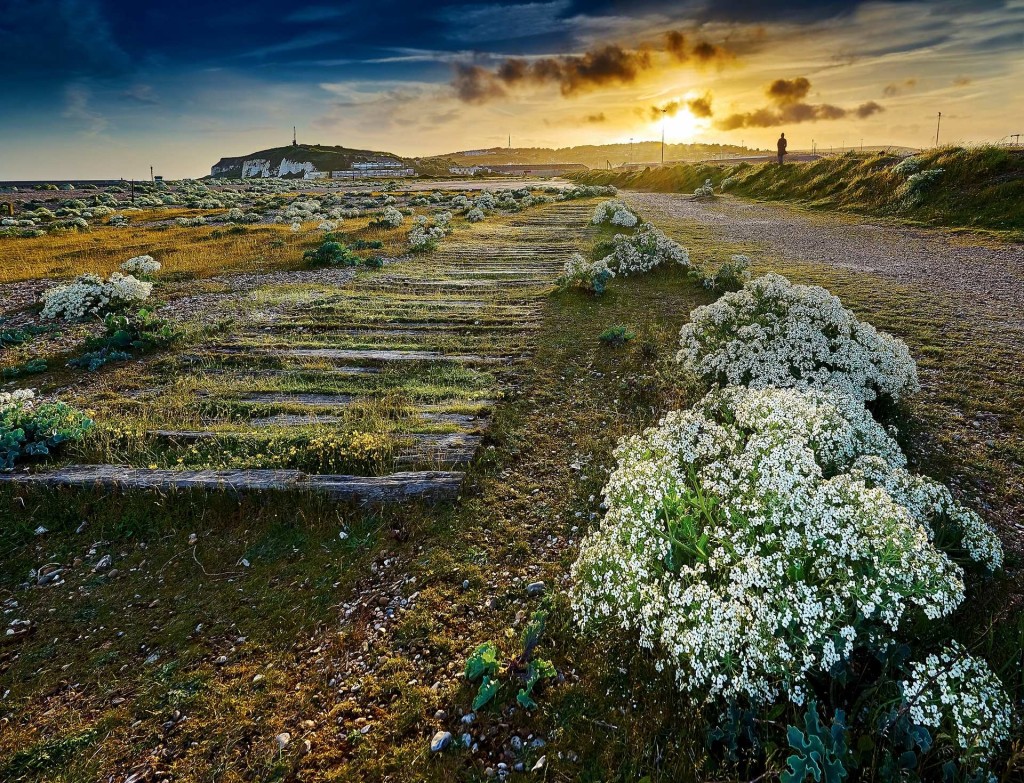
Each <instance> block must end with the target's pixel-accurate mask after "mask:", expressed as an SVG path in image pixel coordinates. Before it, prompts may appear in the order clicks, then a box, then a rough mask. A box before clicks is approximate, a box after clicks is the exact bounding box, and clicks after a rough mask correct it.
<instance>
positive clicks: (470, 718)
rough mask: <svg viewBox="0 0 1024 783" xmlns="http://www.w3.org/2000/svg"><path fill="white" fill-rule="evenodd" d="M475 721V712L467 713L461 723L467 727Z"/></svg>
mask: <svg viewBox="0 0 1024 783" xmlns="http://www.w3.org/2000/svg"><path fill="white" fill-rule="evenodd" d="M475 720H476V713H475V712H467V713H466V714H465V715H463V716H462V722H463V723H465V724H466V725H467V726H468V725H469V724H470V723H472V722H473V721H475Z"/></svg>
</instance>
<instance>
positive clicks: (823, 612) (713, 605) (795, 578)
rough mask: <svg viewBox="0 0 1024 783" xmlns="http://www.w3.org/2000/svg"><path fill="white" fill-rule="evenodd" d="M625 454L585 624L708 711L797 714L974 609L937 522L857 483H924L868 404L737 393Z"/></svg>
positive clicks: (594, 536)
mask: <svg viewBox="0 0 1024 783" xmlns="http://www.w3.org/2000/svg"><path fill="white" fill-rule="evenodd" d="M615 456H616V459H617V466H616V468H615V470H614V471H613V473H612V475H611V477H610V478H609V481H608V485H607V486H606V487H605V505H606V507H607V513H606V515H605V518H604V520H603V522H602V524H601V527H600V528H599V529H598V530H597V531H595V532H593V533H591V534H590V535H588V536H587V538H586V539H585V541H584V542H583V544H582V546H581V551H580V555H579V559H578V560H577V562H576V564H575V565H574V567H573V570H572V577H573V588H572V598H573V602H574V605H575V611H576V616H577V618H578V620H579V621H580V622H581V623H582V624H583V625H584V626H586V627H594V626H618V627H619V628H621V629H623V630H626V631H628V632H631V633H633V634H636V635H637V637H638V639H639V643H640V646H641V647H643V648H647V649H651V650H653V652H654V654H655V656H656V659H657V661H658V664H659V666H667V667H670V668H672V669H673V670H674V671H675V674H676V680H677V683H678V684H679V687H680V688H681V689H682V690H684V691H686V692H688V693H690V694H691V695H692V696H694V697H696V698H698V699H705V700H712V699H716V698H719V697H722V698H726V699H743V700H748V701H749V702H750V703H753V704H763V703H768V702H771V701H774V700H775V699H776V698H778V697H784V698H786V699H788V700H790V701H791V702H792V703H794V704H798V705H799V704H801V703H803V701H804V699H805V696H806V693H807V691H806V688H807V681H808V678H810V677H814V676H819V675H821V674H823V673H828V672H830V671H831V670H832V669H833V667H835V666H836V665H837V664H838V663H840V662H842V661H846V660H849V659H850V657H851V655H852V654H853V652H854V650H856V649H866V650H868V651H876V650H882V649H884V648H885V647H886V646H887V645H889V644H890V643H891V641H892V639H893V637H894V635H895V634H897V633H898V632H899V631H900V630H901V629H902V628H904V627H906V626H908V625H909V624H911V623H915V622H920V621H922V620H924V619H925V618H927V619H929V620H935V619H937V618H940V617H945V616H947V615H949V614H950V613H951V612H952V611H953V610H954V609H955V608H956V607H957V606H958V605H959V604H960V602H961V601H962V600H963V597H964V582H963V570H962V568H961V567H960V566H959V565H958V564H957V563H956V562H954V560H953V559H951V558H950V557H949V556H948V555H947V554H946V553H945V552H943V551H941V550H940V549H939V548H938V547H937V545H936V544H935V543H934V542H933V541H932V540H931V539H932V538H933V536H934V531H933V530H932V527H931V524H932V522H933V521H935V520H934V518H933V517H932V516H931V513H932V512H931V510H930V509H922V508H920V507H914V506H908V505H903V504H902V503H901V502H900V498H899V497H898V496H894V495H893V494H890V493H889V492H888V491H886V489H885V488H884V486H882V484H883V483H884V482H875V483H874V485H869V484H868V483H867V482H865V481H864V479H863V477H862V476H861V474H860V473H859V472H858V470H857V468H858V466H859V465H860V464H861V463H862V462H863V461H865V460H871V461H872V464H873V465H874V467H876V468H877V469H879V470H884V471H885V472H886V474H887V475H889V476H892V477H893V482H894V483H897V484H898V483H901V482H905V481H908V480H911V479H908V478H907V476H909V474H907V472H906V468H905V464H906V460H905V458H904V457H903V455H902V452H901V451H900V449H899V447H898V445H897V444H896V442H895V441H894V440H893V439H892V438H891V437H890V436H889V435H888V434H887V433H886V431H885V430H884V429H883V428H882V426H881V425H879V424H878V423H877V422H875V421H874V420H873V419H872V418H871V416H870V415H869V414H868V412H867V411H866V410H865V408H864V406H863V405H862V404H861V403H860V402H859V401H857V400H855V399H852V398H850V397H846V396H844V395H841V394H837V393H834V392H823V391H816V390H810V391H800V390H796V389H747V388H742V387H730V388H728V389H724V390H721V391H715V392H712V393H711V394H709V395H708V396H707V397H705V398H704V399H703V400H702V401H701V402H700V403H698V404H697V405H696V406H695V407H694V409H692V410H690V411H685V412H673V413H670V414H668V415H667V416H666V417H665V418H664V419H663V420H662V421H661V423H660V424H659V425H658V426H657V427H653V428H651V429H649V430H647V431H646V432H644V433H643V434H641V435H638V436H634V437H631V438H627V439H625V440H624V441H623V442H622V443H620V445H619V447H618V448H617V450H616V455H615ZM912 479H913V480H920V481H922V482H926V481H927V480H926V479H917V477H912ZM922 511H924V512H925V514H926V516H924V517H921V516H918V515H919V514H920V513H921V512H922ZM985 536H986V537H987V539H988V540H989V543H988V544H986V545H985V546H989V547H991V546H995V547H998V539H996V538H995V536H994V534H993V533H992V532H991V531H989V530H987V529H986V532H985ZM983 548H984V547H983Z"/></svg>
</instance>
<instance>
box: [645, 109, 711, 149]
mask: <svg viewBox="0 0 1024 783" xmlns="http://www.w3.org/2000/svg"><path fill="white" fill-rule="evenodd" d="M707 126H708V122H707V120H704V119H701V118H700V117H695V116H694V115H693V114H692V113H691V112H690V111H689V110H688V109H680V110H679V111H678V112H676V113H675V114H673V115H672V116H666V117H665V138H666V139H671V140H672V141H676V142H679V141H690V140H691V139H693V138H694V137H696V136H697V135H698V134H699V133H700V132H701V131H703V130H705V129H706V128H707ZM653 127H654V129H655V130H656V131H657V133H658V134H659V135H660V134H661V120H657V121H655V122H654V123H653Z"/></svg>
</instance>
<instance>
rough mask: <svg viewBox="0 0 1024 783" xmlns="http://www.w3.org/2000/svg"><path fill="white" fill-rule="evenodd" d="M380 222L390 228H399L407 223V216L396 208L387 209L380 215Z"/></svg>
mask: <svg viewBox="0 0 1024 783" xmlns="http://www.w3.org/2000/svg"><path fill="white" fill-rule="evenodd" d="M378 222H379V223H380V224H381V225H383V226H387V227H388V228H398V227H399V226H400V225H402V224H403V223H404V222H405V215H403V214H402V213H401V212H399V211H398V210H397V209H395V208H394V207H386V208H385V209H384V211H383V212H381V214H380V219H379V220H378Z"/></svg>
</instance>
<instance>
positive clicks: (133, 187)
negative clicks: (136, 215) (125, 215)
mask: <svg viewBox="0 0 1024 783" xmlns="http://www.w3.org/2000/svg"><path fill="white" fill-rule="evenodd" d="M132 204H133V205H134V204H135V180H134V179H133V180H132Z"/></svg>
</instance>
